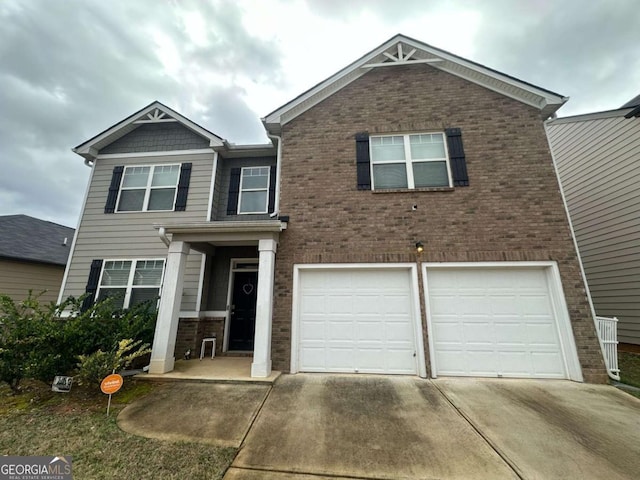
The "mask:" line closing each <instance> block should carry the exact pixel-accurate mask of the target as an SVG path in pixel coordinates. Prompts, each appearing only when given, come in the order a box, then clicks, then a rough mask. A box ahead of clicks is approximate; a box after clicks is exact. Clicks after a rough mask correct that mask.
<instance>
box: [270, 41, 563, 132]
mask: <svg viewBox="0 0 640 480" xmlns="http://www.w3.org/2000/svg"><path fill="white" fill-rule="evenodd" d="M398 42H402V43H405V44H406V45H408V46H410V47H413V48H416V49H420V50H422V51H424V52H426V53H429V54H430V55H433V56H434V57H437V58H440V59H442V60H444V61H443V62H442V63H434V64H431V66H432V67H433V68H438V69H440V70H443V71H446V72H447V73H450V74H452V75H456V76H458V77H461V78H464V79H466V80H468V81H470V82H473V83H476V84H479V85H481V86H483V87H485V88H489V89H491V90H493V91H495V92H497V93H500V94H502V95H505V96H507V97H510V98H513V99H514V100H518V101H520V102H522V103H525V104H527V105H530V106H532V107H535V108H537V109H539V110H541V111H543V112H544V113H545V114H549V115H550V114H551V113H553V111H555V110H557V109H558V108H560V106H562V105H563V104H564V103H566V101H567V100H568V97H564V96H562V95H559V94H556V93H554V92H551V91H548V90H545V89H542V88H539V87H536V86H535V85H531V84H529V83H527V82H524V81H522V80H518V79H516V78H514V77H510V76H508V75H506V74H502V73H500V72H497V71H495V70H492V69H490V68H488V67H484V66H482V65H480V64H477V63H475V62H472V61H469V60H466V59H463V58H461V57H458V56H457V55H453V54H451V53H449V52H446V51H444V50H440V49H437V48H434V47H431V46H430V45H427V44H425V43H422V42H419V41H417V40H414V39H412V38H408V37H405V36H404V35H396V36H394V37H393V38H391V39H390V40H388V41H386V42H385V43H383V44H382V45H380V46H379V47H377V48H376V49H374V50H372V51H371V52H369V53H367V54H366V55H364V56H363V57H360V58H359V59H358V60H356V61H355V62H353V63H351V64H350V65H348V66H346V67H345V68H343V69H342V70H340V71H338V72H337V73H336V74H334V75H332V76H331V77H329V78H327V79H325V80H324V81H322V82H320V83H319V84H317V85H316V86H314V87H312V88H311V89H309V90H307V91H306V92H304V93H302V94H301V95H299V96H298V97H296V98H294V99H293V100H291V101H290V102H288V103H286V104H285V105H283V106H281V107H280V108H278V109H276V110H274V111H273V112H272V113H270V114H268V115H267V116H266V117H264V118H263V119H262V122H263V124H264V125H265V127H266V128H267V129H268V130H273V127H270V126H271V125H274V124H275V125H278V124H280V125H281V124H282V123H283V120H285V122H284V123H286V122H287V121H290V120H291V119H293V118H295V116H297V115H293V116H291V117H290V118H286V117H287V116H286V113H287V112H288V111H290V110H293V109H295V108H296V107H297V106H299V105H300V104H302V103H304V102H306V101H309V100H310V99H312V98H313V97H314V96H315V97H316V98H315V99H314V101H313V102H310V103H309V106H308V108H311V106H313V105H315V104H317V103H319V102H320V101H322V100H324V99H325V98H327V97H328V96H330V95H332V94H333V93H335V91H337V90H339V89H337V90H335V91H334V89H331V88H330V87H331V85H332V84H335V83H338V82H339V81H340V80H342V79H343V78H344V77H346V76H348V75H349V74H352V73H353V72H354V71H356V70H358V69H359V70H360V73H359V74H356V75H353V78H352V79H350V80H349V81H348V82H344V84H343V85H341V86H340V88H343V87H344V86H346V85H348V84H349V83H351V82H352V81H354V80H356V79H357V78H359V77H360V76H362V75H364V74H365V73H367V72H368V71H369V70H370V69H369V68H362V67H363V66H364V65H366V64H367V63H369V62H370V61H371V60H372V59H373V58H375V57H377V56H378V55H381V54H382V53H383V52H385V51H386V50H388V49H389V48H390V47H391V46H393V45H395V44H397V43H398ZM451 64H455V65H459V66H460V67H462V69H466V70H467V72H464V71H460V70H457V69H453V68H451V67H450V66H448V65H451ZM471 72H476V73H478V74H480V75H482V76H483V77H485V78H491V79H494V80H495V81H497V82H498V85H491V84H490V83H489V82H486V81H484V82H483V81H480V80H479V79H477V78H474V77H472V76H471V75H469V73H471ZM500 84H504V85H505V86H507V85H508V86H511V87H513V88H516V89H520V90H522V91H523V92H527V93H529V94H530V95H533V96H535V97H536V100H532V99H530V98H527V97H526V96H524V95H522V96H520V95H517V94H516V93H512V92H509V91H507V90H506V89H505V88H500ZM323 91H326V92H325V93H326V94H323ZM549 107H551V108H549ZM305 110H306V109H302V110H301V111H300V112H298V115H299V114H300V113H302V112H303V111H305Z"/></svg>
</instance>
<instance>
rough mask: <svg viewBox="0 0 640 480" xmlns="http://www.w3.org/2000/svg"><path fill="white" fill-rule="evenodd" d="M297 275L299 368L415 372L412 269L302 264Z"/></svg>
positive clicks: (332, 370)
mask: <svg viewBox="0 0 640 480" xmlns="http://www.w3.org/2000/svg"><path fill="white" fill-rule="evenodd" d="M299 278H300V281H299V291H300V295H301V300H300V303H299V310H300V312H299V326H300V333H299V352H298V353H297V354H298V358H299V369H300V370H301V371H327V372H356V371H357V372H369V373H408V374H415V373H417V372H416V370H417V362H416V358H415V356H414V353H415V351H416V346H415V345H416V342H415V333H414V322H415V314H414V312H413V305H412V296H411V277H410V273H409V270H408V269H398V270H395V269H394V270H389V269H379V270H378V269H362V270H348V269H340V270H330V269H326V270H325V269H321V270H301V271H300V277H299ZM318 342H320V343H321V344H322V346H323V348H322V349H319V348H318ZM308 350H309V351H308Z"/></svg>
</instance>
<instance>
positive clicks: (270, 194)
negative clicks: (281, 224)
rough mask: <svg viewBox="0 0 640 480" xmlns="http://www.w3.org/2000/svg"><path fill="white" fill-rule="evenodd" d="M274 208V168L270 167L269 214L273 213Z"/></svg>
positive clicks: (273, 166)
mask: <svg viewBox="0 0 640 480" xmlns="http://www.w3.org/2000/svg"><path fill="white" fill-rule="evenodd" d="M275 206H276V166H275V165H271V168H270V172H269V209H268V211H269V213H271V212H273V209H274V208H275Z"/></svg>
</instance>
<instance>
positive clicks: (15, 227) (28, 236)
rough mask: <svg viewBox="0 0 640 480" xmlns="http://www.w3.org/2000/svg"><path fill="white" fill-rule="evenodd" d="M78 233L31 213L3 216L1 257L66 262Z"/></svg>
mask: <svg viewBox="0 0 640 480" xmlns="http://www.w3.org/2000/svg"><path fill="white" fill-rule="evenodd" d="M74 232H75V230H74V229H73V228H70V227H65V226H63V225H58V224H57V223H52V222H47V221H45V220H39V219H37V218H33V217H29V216H27V215H3V216H0V257H4V258H10V259H14V260H24V261H30V262H42V263H52V264H55V265H66V264H67V258H68V257H69V252H70V250H71V241H72V240H73V234H74ZM65 238H66V245H65Z"/></svg>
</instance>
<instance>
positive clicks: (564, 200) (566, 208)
mask: <svg viewBox="0 0 640 480" xmlns="http://www.w3.org/2000/svg"><path fill="white" fill-rule="evenodd" d="M552 121H553V120H545V121H544V122H543V127H544V133H545V136H546V137H547V145H548V146H549V153H551V162H552V163H553V169H554V171H555V174H556V180H557V182H558V187H560V196H561V197H562V203H563V205H564V212H565V214H566V216H567V220H568V222H569V231H570V232H571V240H573V247H574V248H575V250H576V254H577V256H578V265H579V266H580V275H581V276H582V282H583V283H584V288H585V290H586V293H587V301H588V303H589V308H590V309H591V319H592V321H593V328H594V330H595V333H596V337H597V338H598V344H599V345H600V354H601V355H602V361H603V362H604V364H605V369H606V370H607V375H609V377H611V373H609V368H608V365H607V361H606V360H605V355H604V346H603V345H602V339H601V338H600V334H599V333H598V324H597V320H596V308H595V306H594V305H593V299H592V298H591V290H590V289H589V282H588V281H587V274H586V273H585V271H584V265H583V263H582V256H581V255H580V247H578V240H577V238H576V231H575V230H574V228H573V222H572V221H571V215H570V214H569V204H568V203H567V197H566V195H565V193H564V187H563V185H562V180H560V172H558V162H557V161H556V156H555V152H554V151H553V146H552V145H551V140H550V139H549V129H548V126H549V124H550V123H551V122H552ZM571 329H572V330H573V325H572V326H571ZM576 347H577V346H576ZM580 370H582V365H580ZM611 378H613V379H614V380H619V379H617V378H615V377H611Z"/></svg>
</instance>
